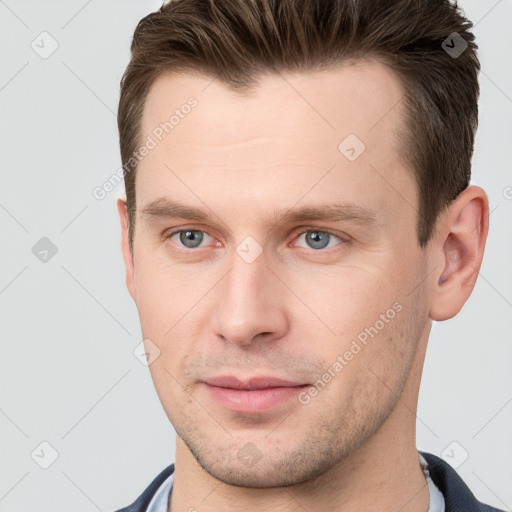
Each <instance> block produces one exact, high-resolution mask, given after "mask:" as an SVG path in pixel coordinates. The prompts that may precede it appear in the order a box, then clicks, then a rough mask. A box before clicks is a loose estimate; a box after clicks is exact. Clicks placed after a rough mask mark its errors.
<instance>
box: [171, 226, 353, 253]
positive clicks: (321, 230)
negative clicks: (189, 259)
mask: <svg viewBox="0 0 512 512" xmlns="http://www.w3.org/2000/svg"><path fill="white" fill-rule="evenodd" d="M299 229H301V228H299ZM185 231H199V232H201V233H206V234H207V235H208V236H210V237H211V235H210V234H209V233H208V232H207V231H205V230H204V229H199V228H198V227H196V226H187V227H184V228H180V229H176V230H173V231H170V232H167V233H164V235H163V238H164V239H168V238H169V239H170V238H171V237H172V236H174V235H176V234H178V233H183V232H185ZM309 232H318V233H327V234H329V235H331V236H333V237H335V238H337V239H339V240H340V242H339V243H338V244H337V245H336V246H334V247H329V248H326V249H309V251H310V252H313V253H321V252H324V253H327V252H330V251H331V250H333V249H336V247H338V246H339V245H344V244H346V243H348V240H347V239H345V238H343V237H341V236H340V235H337V234H336V233H334V232H333V231H330V230H328V229H317V228H315V227H310V228H308V229H302V231H298V232H296V233H294V239H296V238H299V237H300V236H301V235H304V234H305V233H309ZM212 238H214V237H212ZM180 249H182V250H184V251H194V250H196V251H197V250H199V249H201V247H198V248H195V249H191V248H188V247H183V246H180ZM301 249H305V248H304V247H301ZM305 250H307V249H305Z"/></svg>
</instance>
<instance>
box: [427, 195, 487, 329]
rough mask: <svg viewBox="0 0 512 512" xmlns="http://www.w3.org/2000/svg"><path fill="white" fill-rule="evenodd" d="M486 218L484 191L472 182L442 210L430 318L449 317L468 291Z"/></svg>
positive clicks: (482, 242)
mask: <svg viewBox="0 0 512 512" xmlns="http://www.w3.org/2000/svg"><path fill="white" fill-rule="evenodd" d="M488 219H489V201H488V199H487V194H486V193H485V192H484V191H483V190H482V189H481V188H479V187H475V186H470V187H468V188H467V189H466V190H464V191H463V192H462V193H461V194H460V195H459V196H458V197H457V199H455V200H454V201H453V202H452V204H451V205H450V206H449V208H448V209H447V211H446V212H445V213H444V214H443V218H442V220H441V222H440V223H439V226H438V229H437V234H436V239H435V241H434V246H433V250H434V252H435V260H436V262H437V268H439V272H436V273H435V279H436V281H435V282H434V284H433V286H434V292H433V294H432V300H431V309H430V317H431V319H432V320H436V321H441V320H447V319H449V318H452V317H453V316H455V315H456V314H457V313H458V312H459V311H460V310H461V308H462V306H463V305H464V303H465V302H466V300H467V299H468V298H469V296H470V295H471V292H472V291H473V288H474V286H475V282H476V278H477V276H478V271H479V270H480V266H481V264H482V258H483V254H484V248H485V241H486V239H487V232H488V228H489V220H488Z"/></svg>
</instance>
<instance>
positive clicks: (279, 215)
mask: <svg viewBox="0 0 512 512" xmlns="http://www.w3.org/2000/svg"><path fill="white" fill-rule="evenodd" d="M141 215H142V216H143V217H145V218H146V219H148V220H150V219H187V220H191V221H194V222H206V221H208V220H210V219H211V218H212V216H215V217H218V216H217V215H216V214H215V213H213V211H211V210H210V212H208V211H207V210H203V209H201V208H195V207H192V206H188V205H185V204H182V203H179V202H177V201H175V200H171V199H169V198H166V197H161V198H158V199H155V200H154V201H151V202H150V203H148V204H146V205H145V206H144V207H143V208H142V209H141ZM376 220H377V216H376V214H375V213H374V212H373V211H371V210H369V209H368V208H366V207H364V206H361V205H358V204H355V203H351V202H345V203H337V204H332V205H321V206H301V207H299V208H285V209H282V210H278V211H276V212H274V214H273V215H272V216H271V221H273V224H272V225H274V224H278V223H284V224H286V223H289V224H292V223H297V222H307V221H330V222H336V221H345V222H350V223H354V224H361V225H370V224H374V223H375V222H376Z"/></svg>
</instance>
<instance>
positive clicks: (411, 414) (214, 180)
mask: <svg viewBox="0 0 512 512" xmlns="http://www.w3.org/2000/svg"><path fill="white" fill-rule="evenodd" d="M402 94H403V89H402V85H401V83H400V81H399V80H398V78H397V77H396V76H395V75H394V74H393V72H392V71H391V70H390V69H389V68H387V67H386V66H384V65H383V64H381V63H379V62H376V61H371V60H365V61H361V62H358V63H350V64H348V63H347V64H345V65H342V66H339V67H338V68H336V69H332V70H323V71H321V72H307V73H286V74H285V73H283V74H282V75H274V76H265V77H262V78H261V81H260V83H259V85H258V86H257V88H256V89H255V90H254V91H253V92H252V93H251V94H250V95H240V94H237V93H235V92H233V91H231V90H229V89H227V88H226V87H224V86H223V85H222V84H221V83H220V81H219V80H215V81H213V82H212V80H211V79H209V78H208V77H206V76H201V75H198V74H185V73H181V74H170V73H166V74H164V75H161V76H160V77H159V78H158V79H157V80H156V81H155V83H154V84H153V86H152V88H151V90H150V93H149V95H148V98H147V101H146V105H145V109H144V115H143V119H142V137H141V140H145V139H146V137H147V136H148V135H150V134H151V133H152V130H154V128H155V127H156V126H158V125H159V123H161V122H162V121H164V120H166V119H168V118H169V116H170V115H171V114H172V112H173V111H174V110H175V109H176V108H179V107H180V105H182V104H184V103H185V102H186V100H187V98H189V97H190V96H194V97H195V98H196V99H197V101H198V105H197V107H195V108H194V109H193V110H192V111H191V113H190V114H188V115H187V116H185V117H184V118H183V119H181V120H180V123H179V125H177V126H176V127H175V128H174V130H173V131H172V132H171V133H170V134H169V135H167V136H166V137H164V139H163V140H162V141H161V142H160V143H159V144H158V145H157V146H156V147H155V148H154V149H152V150H151V151H150V152H149V154H148V155H147V156H146V157H145V158H144V159H143V160H142V161H141V162H140V164H139V167H138V170H137V178H136V196H137V209H136V220H135V232H134V244H133V253H132V251H131V250H130V246H129V243H128V224H127V223H128V219H127V214H126V208H125V203H124V200H122V199H119V200H118V210H119V214H120V220H121V228H122V251H123V256H124V261H125V265H126V279H127V286H128V290H129V292H130V294H131V296H132V297H133V299H134V301H135V303H136V305H137V308H138V312H139V316H140V321H141V327H142V333H143V337H144V338H145V339H150V340H151V342H152V343H153V344H154V345H156V346H157V347H158V349H159V350H160V355H159V357H157V358H156V359H155V360H154V362H152V363H151V365H150V371H151V376H152V379H153V382H154V384H155V387H156V391H157V393H158V396H159V398H160V400H161V403H162V405H163V407H164V410H165V412H166V414H167V416H168V418H169V420H170V421H171V423H172V425H173V426H174V428H175V430H176V433H177V441H176V456H175V480H174V488H173V493H172V500H171V504H170V510H171V511H172V512H178V511H185V510H194V509H196V510H199V511H201V512H209V511H212V512H213V511H218V510H223V511H228V512H229V511H231V510H245V511H253V510H254V511H256V510H258V511H267V510H268V511H276V510H278V511H298V510H301V511H303V510H307V511H308V512H316V511H325V510H340V511H341V510H343V511H344V512H349V511H356V510H357V511H365V510H372V511H373V510H375V509H376V508H377V509H378V510H381V511H393V512H396V511H397V510H401V511H402V512H408V511H422V512H423V511H427V510H428V502H429V493H428V488H427V486H426V481H425V478H424V476H423V473H422V471H421V468H420V465H419V462H418V454H417V449H416V440H415V423H416V416H415V414H416V409H417V400H418V392H419V385H420V380H421V373H422V367H423V361H424V357H425V350H426V346H427V341H428V336H429V332H430V328H431V322H432V320H438V321H440V320H445V319H447V318H450V317H452V316H453V315H455V314H457V312H458V311H459V310H460V308H461V307H462V306H463V304H464V302H465V301H466V299H467V298H468V297H469V295H470V293H471V291H472V289H473V286H474V283H475V280H476V276H477V273H478V272H477V271H478V269H479V267H480V264H481V260H482V255H483V250H484V245H485V239H486V235H487V216H488V200H487V196H486V194H485V192H484V191H483V190H481V189H480V188H478V187H473V186H471V187H469V188H468V189H466V190H465V191H464V192H463V193H462V194H461V195H460V196H459V197H458V198H457V199H456V200H455V201H453V202H452V203H451V205H450V207H449V208H448V209H447V210H445V211H444V212H442V214H441V215H440V217H439V219H438V223H437V225H436V230H435V233H434V236H433V238H432V239H431V241H430V243H429V244H428V246H427V247H426V248H424V249H422V248H420V246H419V244H418V239H417V231H416V228H417V205H418V194H417V190H416V184H415V181H414V178H413V174H412V170H411V169H410V168H408V166H407V164H406V162H404V160H403V158H402V157H401V154H400V151H399V149H400V143H401V138H400V131H401V130H402V129H404V113H403V110H402V109H403V103H402V102H400V101H399V100H400V99H401V98H402ZM393 106H394V107H393ZM349 133H353V134H356V135H357V137H359V139H361V140H362V141H363V142H364V144H365V146H366V149H365V151H364V152H363V153H362V154H361V155H360V156H359V157H358V158H357V159H356V160H354V161H349V160H347V159H346V158H345V156H344V155H343V154H342V153H341V152H340V151H339V150H338V145H339V144H340V142H341V141H342V140H343V139H344V138H345V137H346V136H347V135H348V134H349ZM160 198H167V199H172V200H174V201H179V202H181V203H183V204H185V205H188V206H192V207H196V208H200V209H203V210H205V211H206V213H207V214H208V215H209V217H208V219H207V220H205V221H202V222H195V221H191V220H190V219H187V218H177V219H176V218H170V217H165V216H160V215H157V216H155V215H145V214H143V213H142V211H143V209H144V208H145V206H147V205H148V204H150V203H151V202H153V201H155V200H157V199H160ZM339 202H350V203H352V204H354V205H358V206H359V207H360V208H364V209H366V210H369V212H370V213H372V214H373V216H374V220H373V221H369V220H367V221H366V222H356V221H355V220H354V219H350V218H345V219H342V220H337V221H334V220H308V221H300V222H292V223H289V222H286V223H285V222H283V221H282V220H280V218H279V217H274V216H273V215H274V212H279V211H282V210H283V209H297V208H299V207H302V206H306V205H309V206H320V207H321V206H326V205H330V204H334V203H339ZM153 213H155V212H153ZM277 214H278V213H276V215H277ZM171 228H174V229H182V230H185V231H186V230H187V229H193V230H198V231H200V232H201V233H202V234H203V240H202V242H201V243H200V246H199V247H198V248H188V247H187V246H185V245H183V239H181V241H180V235H179V233H178V234H177V235H173V236H172V237H170V233H169V230H170V229H171ZM318 231H320V232H323V233H324V234H323V236H324V237H325V238H324V239H327V241H328V246H327V247H325V248H318V246H315V245H313V246H312V245H311V239H310V238H308V234H309V235H310V236H311V233H312V232H313V233H314V232H318ZM325 231H328V232H331V233H333V235H334V236H332V237H331V238H330V239H329V235H327V234H325ZM199 236H200V235H199ZM248 236H251V237H253V238H254V239H255V240H256V241H257V243H258V244H259V245H260V246H261V249H262V253H261V254H260V255H259V256H258V257H257V258H256V259H255V260H254V261H253V262H251V263H248V262H247V261H246V260H244V259H243V258H242V257H240V256H239V254H238V253H237V247H238V246H239V244H241V243H242V242H243V241H244V240H245V239H246V237H248ZM185 243H186V240H185ZM242 247H243V246H242ZM251 250H253V249H251ZM396 303H398V304H399V305H400V306H401V310H400V312H397V313H396V315H394V317H393V319H392V320H389V321H388V322H387V323H385V326H384V327H383V328H382V329H380V330H379V331H378V334H377V335H375V336H374V337H373V338H371V339H370V341H369V342H368V344H367V345H366V346H364V348H363V349H362V350H360V351H359V352H358V353H357V354H356V355H354V356H353V358H352V359H351V360H350V361H348V363H347V364H346V365H345V366H344V367H343V369H342V370H341V371H339V372H338V373H336V376H335V377H334V378H332V379H331V380H330V382H329V383H328V384H327V385H326V386H325V387H324V388H323V389H322V390H321V391H320V392H318V394H317V395H316V396H314V397H311V400H310V401H309V402H308V403H307V404H304V403H301V402H300V401H299V400H298V398H297V397H295V398H293V399H291V400H288V401H286V402H284V403H281V404H279V406H277V407H275V408H273V409H271V410H269V411H268V412H265V413H262V414H254V413H238V412H233V411H230V410H228V409H226V408H225V407H224V406H223V405H221V404H219V403H218V402H216V401H214V400H213V399H212V398H211V397H210V395H209V394H208V393H207V390H206V388H205V385H204V384H203V383H202V380H203V379H206V378H208V377H212V376H219V375H235V376H238V377H239V378H241V379H245V378H249V377H252V376H260V375H271V376H276V377H281V378H284V379H289V380H294V381H299V382H302V383H308V384H313V383H315V382H316V381H317V379H318V378H320V377H321V376H322V374H324V373H325V372H326V371H327V370H328V368H329V367H332V366H333V363H334V362H335V361H336V360H337V357H338V355H340V354H341V355H343V354H344V353H345V352H346V351H347V350H348V349H350V346H351V343H352V341H353V340H355V339H356V337H357V336H358V334H359V333H361V332H362V331H364V329H365V328H369V327H370V326H374V325H376V321H377V320H379V318H381V317H380V315H382V314H385V313H386V311H387V310H389V309H390V308H392V305H393V304H396ZM247 443H252V445H254V446H252V445H251V448H250V449H251V450H253V451H254V452H255V453H258V454H259V457H260V458H259V459H258V460H257V461H256V462H255V463H253V464H252V465H250V466H249V465H248V464H246V463H244V462H243V461H242V460H240V458H238V457H237V454H238V453H239V452H240V450H241V449H243V448H244V446H246V445H247ZM246 450H247V448H246ZM242 453H243V452H242ZM191 507H193V508H191Z"/></svg>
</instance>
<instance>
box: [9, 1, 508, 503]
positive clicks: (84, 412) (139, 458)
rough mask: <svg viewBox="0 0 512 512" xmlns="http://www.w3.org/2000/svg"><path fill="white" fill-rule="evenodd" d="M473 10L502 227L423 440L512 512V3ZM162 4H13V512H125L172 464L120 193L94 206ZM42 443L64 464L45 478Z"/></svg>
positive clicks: (443, 367) (443, 354)
mask: <svg viewBox="0 0 512 512" xmlns="http://www.w3.org/2000/svg"><path fill="white" fill-rule="evenodd" d="M460 5H461V6H462V7H463V8H464V10H465V11H466V13H467V15H468V16H469V18H470V19H471V20H473V22H474V23H475V24H476V28H475V33H476V36H477V42H478V44H479V46H480V58H481V62H482V67H483V72H482V74H481V78H480V83H481V89H482V96H481V101H480V109H481V115H480V127H479V131H478V136H477V142H476V149H475V155H474V160H473V162H474V170H473V183H475V184H477V185H480V186H482V187H484V188H485V189H486V191H487V192H488V194H489V197H490V203H491V210H492V213H491V217H490V221H491V222H490V224H491V228H490V234H489V239H488V244H487V251H486V256H485V258H484V263H483V267H482V270H481V275H480V277H479V279H478V282H477V285H476V288H475V290H474V292H473V295H472V297H471V298H470V300H469V301H468V303H467V304H466V306H465V307H464V309H463V311H462V312H461V313H460V314H459V315H458V316H457V317H456V318H455V319H452V320H450V321H447V322H443V323H442V324H436V325H435V326H434V329H433V333H432V336H431V340H430V344H429V350H428V353H427V359H426V363H425V371H424V377H423V383H422V388H421V392H420V400H419V410H418V422H417V425H418V427H417V443H418V447H419V448H420V449H423V450H427V451H430V452H432V453H435V454H437V455H444V456H445V457H447V459H451V462H452V464H454V465H458V463H460V461H461V460H462V459H463V458H464V457H465V456H466V453H467V455H468V458H467V460H465V461H464V462H463V463H462V464H461V465H460V466H459V467H458V470H457V471H458V472H459V474H460V475H461V476H462V478H463V479H464V480H465V481H466V483H467V484H468V485H469V487H470V488H471V489H472V490H473V492H474V493H475V494H476V496H477V497H478V498H479V499H481V500H483V501H485V502H488V503H490V504H492V505H494V506H497V507H500V508H506V509H509V510H510V508H511V507H512V486H511V485H510V483H511V482H512V435H511V432H512V385H511V384H512V372H511V371H510V368H511V363H512V344H511V343H510V338H511V337H510V332H511V328H512V271H511V270H510V262H511V261H512V236H511V231H512V230H511V228H510V221H511V219H512V188H511V187H512V173H511V169H512V153H511V151H510V147H511V145H512V123H511V120H512V66H511V63H512V60H511V50H512V31H511V30H510V24H511V23H512V0H500V1H496V0H493V1H490V2H488V1H483V0H464V1H462V2H460ZM159 6H160V2H159V1H140V0H139V1H134V0H130V1H127V0H123V1H121V0H118V1H105V0H104V1H102V2H100V1H99V0H89V1H84V0H73V1H69V0H68V1H66V2H64V1H53V2H50V1H28V0H18V1H15V0H5V1H3V0H0V52H1V62H2V64H1V67H0V106H1V124H0V130H1V134H0V141H1V146H2V147H1V152H0V169H1V178H0V179H1V182H0V222H1V233H2V250H1V251H0V258H1V260H0V269H1V274H0V307H1V310H2V322H1V333H0V334H1V336H0V340H1V341H0V342H1V353H0V443H1V444H0V450H1V451H0V461H1V462H0V511H1V512H13V511H31V512H37V511H47V510H53V511H55V512H60V511H69V510H74V511H76V512H82V511H83V512H85V511H94V510H101V511H108V510H113V509H116V508H118V507H121V506H124V505H127V504H128V503H131V501H132V500H133V499H134V498H135V497H136V496H138V495H139V493H140V492H141V491H142V489H143V488H145V487H146V485H147V484H148V483H149V482H150V481H151V480H152V479H153V478H154V477H155V476H156V474H157V473H158V472H160V471H161V469H163V468H164V467H165V466H167V465H168V464H170V463H171V462H173V461H174V440H175V433H174V430H173V428H172V426H171V425H170V423H169V421H168V420H167V417H166V416H165V414H164V412H163V410H162V407H161V405H160V402H159V400H158V397H157V395H156V393H155V391H154V388H153V385H152V382H151V379H150V375H149V371H148V369H147V368H146V367H145V366H144V365H142V364H141V363H140V362H139V360H138V359H137V358H136V357H135V356H134V354H133V350H134V348H135V347H136V346H137V345H138V344H139V343H140V342H141V332H140V326H139V322H138V316H137V310H136V308H135V306H134V304H133V303H132V300H131V298H130V296H129V295H128V292H127V291H126V288H125V283H124V268H123V262H122V258H121V252H120V247H119V242H120V238H119V222H118V218H117V211H116V209H115V200H116V198H117V197H118V196H120V195H121V194H122V193H123V186H122V185H119V186H117V187H116V188H115V190H113V191H112V192H110V194H108V195H107V197H106V198H105V199H103V200H97V199H95V198H94V197H93V194H92V191H93V189H94V188H95V187H97V186H101V184H102V183H103V182H105V181H106V180H107V179H108V178H109V177H110V176H111V175H112V174H114V173H115V172H116V170H117V169H118V168H119V167H120V158H119V152H118V134H117V124H116V117H115V112H116V109H117V102H118V94H119V80H120V78H121V74H122V72H123V70H124V68H125V66H126V64H127V62H128V58H129V45H130V40H131V36H132V34H133V30H134V28H135V26H136V23H137V22H138V20H139V19H140V18H141V17H143V16H144V15H146V14H147V13H149V12H150V11H152V10H155V9H156V8H158V7H159ZM44 31H46V32H48V33H49V34H50V35H51V38H53V39H54V40H55V41H57V43H58V48H57V49H56V50H55V52H54V53H53V54H51V55H50V56H48V57H47V58H42V57H41V56H40V54H38V53H37V52H36V51H35V50H34V49H33V48H32V47H31V44H32V42H33V41H35V43H34V45H39V47H38V50H39V51H40V52H41V51H43V50H44V51H48V50H49V49H51V44H52V40H51V39H50V37H49V36H40V34H41V33H42V32H44ZM42 39H43V42H41V40H42ZM43 45H44V47H43ZM453 87H454V88H455V89H456V88H457V84H453ZM43 237H47V238H48V239H50V240H51V242H52V243H53V244H54V246H55V247H56V248H57V252H56V254H54V255H53V256H52V252H51V248H48V242H47V241H42V242H40V239H41V238H43ZM38 243H39V244H40V245H39V246H38V245H36V244H38ZM41 244H42V245H41ZM45 244H46V245H45ZM34 246H36V249H34V252H35V253H36V254H34V252H33V247H34ZM45 248H46V249H47V250H49V252H48V254H47V255H46V259H47V261H46V262H44V261H40V259H39V258H41V257H43V255H44V252H43V253H39V252H38V251H42V250H44V249H45ZM42 442H47V443H49V444H50V445H51V446H52V447H53V449H55V450H56V451H57V452H58V454H59V456H58V458H57V459H56V460H55V462H54V463H53V464H52V465H51V466H50V467H48V468H47V469H43V468H42V467H40V464H45V463H48V462H50V461H51V460H50V458H51V448H48V446H47V445H42V446H41V443H42ZM454 442H455V443H456V444H452V443H454ZM31 454H32V455H31Z"/></svg>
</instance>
